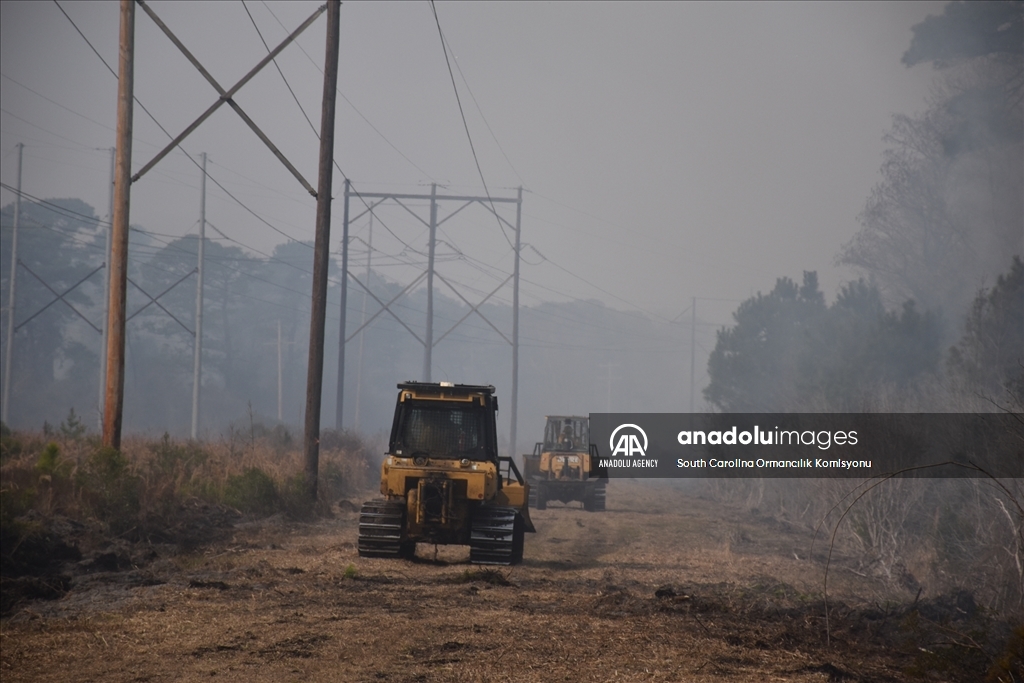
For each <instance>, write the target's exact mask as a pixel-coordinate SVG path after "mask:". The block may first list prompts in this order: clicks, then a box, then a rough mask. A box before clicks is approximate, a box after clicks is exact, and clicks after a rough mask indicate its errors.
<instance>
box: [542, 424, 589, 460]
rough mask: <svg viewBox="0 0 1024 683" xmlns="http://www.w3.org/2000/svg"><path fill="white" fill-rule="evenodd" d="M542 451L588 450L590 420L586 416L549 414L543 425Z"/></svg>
mask: <svg viewBox="0 0 1024 683" xmlns="http://www.w3.org/2000/svg"><path fill="white" fill-rule="evenodd" d="M541 450H542V451H544V452H549V451H566V452H568V451H572V452H581V453H586V452H588V451H589V450H590V420H589V418H587V417H578V416H564V415H551V416H548V422H547V425H546V426H545V427H544V443H543V445H542V446H541Z"/></svg>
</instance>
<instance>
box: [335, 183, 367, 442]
mask: <svg viewBox="0 0 1024 683" xmlns="http://www.w3.org/2000/svg"><path fill="white" fill-rule="evenodd" d="M350 186H351V184H350V183H349V181H348V178H345V207H344V211H343V219H344V220H343V222H342V225H341V305H340V318H341V322H339V323H338V341H339V343H338V388H337V392H336V393H335V398H336V399H337V400H336V403H335V406H334V428H335V429H337V430H339V431H340V430H341V427H342V425H343V424H344V416H345V322H346V321H347V320H348V316H347V315H346V312H347V311H348V195H349V189H350ZM363 298H364V299H365V298H366V297H365V296H364V297H363ZM357 410H358V407H357Z"/></svg>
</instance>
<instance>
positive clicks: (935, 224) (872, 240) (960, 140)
mask: <svg viewBox="0 0 1024 683" xmlns="http://www.w3.org/2000/svg"><path fill="white" fill-rule="evenodd" d="M1022 40H1024V3H1021V2H972V3H965V2H954V3H950V4H949V5H947V7H946V11H945V13H944V14H943V15H942V16H941V17H929V18H928V19H927V20H926V21H924V22H922V23H921V24H919V25H918V26H916V27H915V28H914V38H913V42H912V43H911V46H910V49H909V50H907V52H906V54H904V56H903V62H904V64H906V65H907V66H913V65H915V64H919V63H922V62H931V63H932V64H933V65H935V66H936V68H938V69H939V70H940V75H939V77H938V79H937V83H936V86H935V89H934V92H933V95H932V98H931V103H930V106H929V108H928V110H927V111H926V112H925V113H923V114H921V115H918V116H905V115H897V116H895V117H894V121H893V126H892V129H891V130H890V131H889V133H888V134H887V135H886V136H885V141H886V142H887V143H888V145H889V149H888V150H887V151H886V152H885V157H884V160H883V164H882V169H881V172H882V181H881V182H880V183H879V184H878V185H877V186H876V187H875V188H874V190H873V191H872V193H871V196H870V197H869V198H868V201H867V204H866V206H865V208H864V211H863V213H862V214H861V216H860V221H861V224H862V226H863V227H862V228H861V230H860V231H859V232H858V233H857V234H856V235H855V236H854V238H853V239H852V240H851V241H850V242H849V243H847V244H846V245H844V246H843V248H842V249H841V251H840V252H839V255H838V257H837V261H838V262H839V263H841V264H845V265H850V266H855V267H857V268H858V269H861V270H863V271H864V272H865V273H867V274H868V275H869V276H870V277H871V278H872V280H873V281H874V282H876V283H877V284H878V286H879V288H880V290H881V292H882V295H883V298H884V300H885V301H886V303H887V304H889V305H894V304H897V303H899V302H901V301H903V300H906V299H913V300H915V301H916V302H918V304H919V305H920V306H922V307H925V308H939V307H942V308H944V309H945V310H947V311H951V312H955V313H959V312H960V311H961V310H963V309H964V308H965V307H966V305H967V303H968V301H969V300H970V297H971V296H972V295H973V293H974V292H976V291H977V290H978V289H979V288H981V287H984V286H987V285H990V284H991V283H992V280H993V277H994V275H995V274H996V273H1000V272H1005V271H1006V270H1007V268H1008V267H1009V265H1010V258H1011V257H1012V256H1013V255H1014V254H1020V253H1022V247H1024V203H1022V200H1024V193H1022V192H1021V187H1024V116H1022V113H1024V109H1022V99H1024V61H1022V59H1021V55H1022V48H1021V45H1022Z"/></svg>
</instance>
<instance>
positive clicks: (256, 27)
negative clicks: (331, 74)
mask: <svg viewBox="0 0 1024 683" xmlns="http://www.w3.org/2000/svg"><path fill="white" fill-rule="evenodd" d="M242 7H243V8H244V9H245V13H246V14H248V15H249V21H251V22H252V27H253V28H254V29H256V34H257V35H258V36H259V37H260V41H262V43H263V47H265V48H267V52H270V46H269V45H267V41H266V40H264V38H263V32H262V31H260V27H259V26H257V25H256V20H255V19H253V16H252V12H250V11H249V6H248V5H246V4H245V0H242ZM273 62H274V68H275V69H277V73H279V74H281V80H282V81H284V85H285V87H286V88H288V92H290V93H291V94H292V99H293V100H295V104H297V105H299V111H301V112H302V115H303V116H304V117H305V119H306V123H308V124H309V127H310V128H311V129H312V130H313V135H315V136H316V139H317V140H319V139H320V134H319V133H318V132H316V126H314V125H313V122H312V121H310V120H309V115H307V114H306V110H305V109H303V108H302V104H301V103H300V102H299V98H298V97H296V96H295V91H294V90H292V86H291V85H290V84H289V83H288V79H287V78H285V77H284V72H283V71H281V67H280V66H279V65H278V63H277V58H276V57H275V58H274V60H273ZM339 170H340V169H339Z"/></svg>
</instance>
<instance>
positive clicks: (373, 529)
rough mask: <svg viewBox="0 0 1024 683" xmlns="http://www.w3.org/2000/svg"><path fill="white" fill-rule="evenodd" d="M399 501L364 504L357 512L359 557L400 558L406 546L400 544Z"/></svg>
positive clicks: (402, 510)
mask: <svg viewBox="0 0 1024 683" xmlns="http://www.w3.org/2000/svg"><path fill="white" fill-rule="evenodd" d="M404 513H405V505H403V503H402V502H401V501H391V500H380V501H371V502H368V503H364V504H363V507H362V509H361V510H360V511H359V556H360V557H402V556H404V555H405V554H407V553H408V547H407V545H408V544H403V543H402V516H403V514H404Z"/></svg>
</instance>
